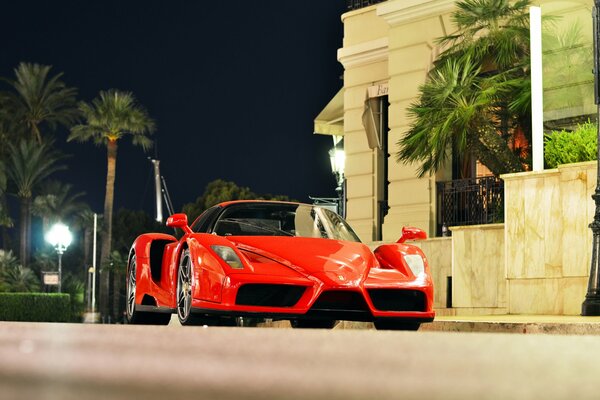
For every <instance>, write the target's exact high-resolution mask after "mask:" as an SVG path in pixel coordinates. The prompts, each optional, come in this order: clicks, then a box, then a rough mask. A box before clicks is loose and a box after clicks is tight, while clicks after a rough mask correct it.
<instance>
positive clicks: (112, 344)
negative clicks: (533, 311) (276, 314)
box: [0, 322, 600, 400]
mask: <svg viewBox="0 0 600 400" xmlns="http://www.w3.org/2000/svg"><path fill="white" fill-rule="evenodd" d="M599 369H600V336H557V335H515V334H477V333H441V332H381V331H374V330H331V331H324V330H293V329H273V328H203V327H180V326H172V325H171V326H166V327H149V326H126V325H82V324H39V323H36V324H34V323H10V322H1V323H0V399H36V400H38V399H39V400H54V399H61V400H70V399H78V400H87V399H111V400H115V399H161V400H165V399H180V398H181V399H184V398H185V399H236V400H241V399H311V400H316V399H330V400H331V399H461V400H465V399H478V400H479V399H540V398H543V399H545V400H548V399H567V398H571V399H598V398H600V393H599V391H600V389H599V385H598V380H599V379H598V375H599Z"/></svg>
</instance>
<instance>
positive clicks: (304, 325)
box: [290, 319, 337, 329]
mask: <svg viewBox="0 0 600 400" xmlns="http://www.w3.org/2000/svg"><path fill="white" fill-rule="evenodd" d="M290 324H291V325H292V328H301V329H333V327H334V326H335V325H336V324H337V321H336V320H334V319H293V320H291V321H290Z"/></svg>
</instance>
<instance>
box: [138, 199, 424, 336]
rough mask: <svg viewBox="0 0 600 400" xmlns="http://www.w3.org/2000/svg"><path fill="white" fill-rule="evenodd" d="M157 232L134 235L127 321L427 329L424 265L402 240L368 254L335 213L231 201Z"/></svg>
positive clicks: (173, 220) (411, 232)
mask: <svg viewBox="0 0 600 400" xmlns="http://www.w3.org/2000/svg"><path fill="white" fill-rule="evenodd" d="M167 226H170V227H173V228H179V229H181V230H182V231H183V236H182V237H181V239H179V240H178V239H176V238H175V237H174V236H170V235H165V234H161V233H148V234H143V235H141V236H139V237H138V238H137V239H136V240H135V242H134V243H133V246H132V248H131V252H130V254H129V264H128V273H127V311H126V314H127V319H128V321H129V322H130V323H134V324H167V323H168V322H169V320H170V317H171V314H172V313H175V312H176V313H177V316H178V317H179V321H180V322H181V324H183V325H195V324H202V325H235V323H236V321H238V322H239V321H240V318H246V319H248V318H270V319H273V320H290V321H291V323H292V326H294V327H305V328H332V327H333V326H334V325H335V324H336V322H337V320H348V321H372V322H374V324H375V327H376V328H377V329H405V330H416V329H418V328H419V325H420V324H421V323H422V322H431V321H433V318H434V316H435V312H434V311H433V282H432V279H431V275H430V271H429V266H428V264H427V258H426V257H425V255H424V254H423V252H422V251H421V250H420V249H419V248H418V247H416V246H413V245H410V244H405V243H404V241H405V240H408V239H420V238H425V233H424V232H423V231H421V230H419V229H416V228H404V229H403V235H402V237H401V238H400V240H399V241H398V243H393V244H383V245H381V246H379V247H377V248H376V249H375V250H374V251H371V250H370V249H369V247H367V246H366V245H364V244H363V243H361V242H360V240H359V238H358V237H357V236H356V234H355V233H354V232H353V231H352V228H350V226H349V225H348V224H347V223H346V221H344V219H342V218H341V217H340V216H339V215H337V214H336V213H334V212H332V211H330V210H328V209H325V208H322V207H319V206H314V205H309V204H299V203H286V202H272V201H232V202H227V203H222V204H219V205H216V206H214V207H212V208H210V209H208V210H206V211H205V212H204V213H203V214H202V215H200V216H199V217H198V219H196V221H195V222H194V223H193V224H192V225H191V226H189V225H188V222H187V217H186V215H185V214H174V215H172V216H171V217H170V218H169V219H168V220H167Z"/></svg>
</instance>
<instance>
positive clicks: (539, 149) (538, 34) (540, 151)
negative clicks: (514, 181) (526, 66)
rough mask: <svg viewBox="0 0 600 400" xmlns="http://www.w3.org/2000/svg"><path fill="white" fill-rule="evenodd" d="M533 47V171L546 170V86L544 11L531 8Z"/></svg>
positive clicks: (530, 29)
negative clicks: (544, 77)
mask: <svg viewBox="0 0 600 400" xmlns="http://www.w3.org/2000/svg"><path fill="white" fill-rule="evenodd" d="M529 35H530V37H529V39H530V46H531V136H532V143H531V148H532V152H533V170H534V171H543V170H544V85H543V71H542V9H541V8H540V7H529Z"/></svg>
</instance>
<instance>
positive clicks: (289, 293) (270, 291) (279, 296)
mask: <svg viewBox="0 0 600 400" xmlns="http://www.w3.org/2000/svg"><path fill="white" fill-rule="evenodd" d="M305 290H306V287H304V286H294V285H269V284H253V283H250V284H246V285H243V286H242V287H240V288H239V289H238V292H237V296H236V299H235V303H236V304H238V305H241V306H263V307H292V306H294V305H295V304H296V303H297V302H298V300H300V298H301V297H302V295H303V294H304V291H305Z"/></svg>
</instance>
